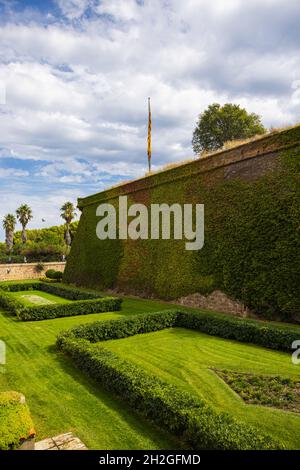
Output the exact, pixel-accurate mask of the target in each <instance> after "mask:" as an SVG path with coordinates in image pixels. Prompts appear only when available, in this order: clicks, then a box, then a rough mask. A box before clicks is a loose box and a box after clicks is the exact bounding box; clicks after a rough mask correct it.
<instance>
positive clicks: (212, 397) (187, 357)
mask: <svg viewBox="0 0 300 470" xmlns="http://www.w3.org/2000/svg"><path fill="white" fill-rule="evenodd" d="M98 344H99V343H98ZM103 346H104V347H105V348H108V349H110V350H112V351H114V352H116V353H117V354H119V355H121V356H122V357H124V358H125V359H129V360H130V361H133V362H135V363H136V364H137V365H139V366H142V367H143V368H144V369H146V370H148V371H149V372H151V373H152V374H154V375H155V376H158V377H160V378H161V379H163V380H166V381H168V382H170V383H172V384H174V385H176V386H178V387H181V388H182V389H185V390H186V391H189V392H190V393H193V394H195V395H198V396H201V397H202V398H205V399H207V400H209V402H210V403H211V404H212V405H213V406H215V407H216V408H217V409H218V410H222V411H227V412H229V413H231V414H233V415H234V416H235V417H236V418H238V419H240V420H243V421H246V422H248V423H249V424H250V423H251V424H253V425H255V426H257V427H258V428H260V429H261V430H263V431H265V432H266V433H268V434H271V435H272V436H274V437H275V438H277V439H279V440H281V441H283V442H284V443H285V445H286V446H287V447H288V448H294V449H300V416H299V414H296V413H292V412H289V411H282V410H278V409H275V408H267V407H264V406H259V405H250V404H246V403H245V402H244V401H243V400H242V399H241V397H240V396H239V395H237V394H236V393H235V392H234V391H233V390H232V389H231V388H230V387H229V386H228V385H227V384H226V383H225V382H224V381H223V380H222V379H221V378H220V377H218V375H217V374H216V373H215V372H214V371H213V370H212V369H213V368H217V369H227V370H229V371H238V372H246V373H255V374H260V375H268V376H272V375H273V376H274V375H281V376H283V377H291V378H294V379H299V372H300V366H295V365H293V364H292V362H291V356H290V355H289V354H287V353H282V352H277V351H272V350H269V349H265V348H262V347H259V346H255V345H250V344H245V343H238V342H236V341H231V340H225V339H221V338H217V337H213V336H208V335H206V334H204V333H200V332H196V331H192V330H187V329H182V328H174V329H167V330H162V331H159V332H155V333H147V334H141V335H136V336H133V337H129V338H125V339H120V340H110V341H107V342H105V343H103V342H102V343H101V347H103ZM95 347H97V345H96V346H95Z"/></svg>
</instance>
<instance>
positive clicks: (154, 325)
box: [58, 309, 300, 352]
mask: <svg viewBox="0 0 300 470" xmlns="http://www.w3.org/2000/svg"><path fill="white" fill-rule="evenodd" d="M171 327H181V328H189V329H194V330H198V331H202V332H203V333H207V334H209V335H212V336H219V337H221V338H227V339H234V340H236V341H241V342H244V343H253V344H257V345H260V346H264V347H266V348H270V349H276V350H280V351H286V352H291V346H292V342H293V341H295V340H299V339H300V328H299V327H292V326H286V325H283V326H280V325H273V324H272V323H269V324H267V323H265V322H260V321H256V320H245V319H242V318H233V317H229V316H227V315H224V314H217V313H216V314H215V313H212V312H204V311H198V312H193V311H189V310H183V309H172V310H163V311H162V312H155V313H144V314H141V315H134V316H128V317H125V318H122V319H119V320H117V321H116V320H111V321H105V322H103V321H96V322H93V323H89V324H86V325H79V326H77V327H74V328H72V329H71V330H69V331H68V332H67V335H72V336H73V337H74V338H84V339H87V340H88V341H90V342H94V343H96V342H98V341H104V340H109V339H118V338H125V337H127V336H132V335H135V334H139V333H148V332H151V331H157V330H162V329H164V328H171ZM64 334H65V333H64V332H62V333H61V335H60V336H59V337H58V338H59V340H60V337H63V336H64Z"/></svg>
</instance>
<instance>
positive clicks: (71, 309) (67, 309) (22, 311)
mask: <svg viewBox="0 0 300 470" xmlns="http://www.w3.org/2000/svg"><path fill="white" fill-rule="evenodd" d="M121 304H122V299H118V298H115V297H103V298H101V299H91V300H78V301H75V302H70V303H66V304H51V305H40V306H34V307H27V306H23V307H22V308H20V307H18V311H17V317H18V318H19V319H20V320H22V321H36V320H50V319H53V318H59V317H70V316H74V315H88V314H90V313H102V312H115V311H118V310H120V309H121Z"/></svg>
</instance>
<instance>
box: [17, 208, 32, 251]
mask: <svg viewBox="0 0 300 470" xmlns="http://www.w3.org/2000/svg"><path fill="white" fill-rule="evenodd" d="M16 214H17V218H18V220H19V221H20V223H21V225H22V242H23V243H26V242H27V235H26V226H27V224H28V222H29V220H31V219H32V210H31V209H30V207H29V206H27V204H22V205H21V206H20V207H19V208H18V209H17V210H16Z"/></svg>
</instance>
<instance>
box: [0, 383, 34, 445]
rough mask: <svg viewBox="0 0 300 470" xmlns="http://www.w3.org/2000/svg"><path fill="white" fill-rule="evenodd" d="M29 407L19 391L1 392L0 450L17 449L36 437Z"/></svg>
mask: <svg viewBox="0 0 300 470" xmlns="http://www.w3.org/2000/svg"><path fill="white" fill-rule="evenodd" d="M34 434H35V431H34V428H33V422H32V419H31V417H30V413H29V409H28V406H27V405H26V403H24V402H23V400H22V395H20V393H17V392H3V393H0V450H10V449H16V448H17V447H18V446H19V445H20V444H21V443H22V441H24V440H26V439H28V438H31V437H34Z"/></svg>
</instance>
